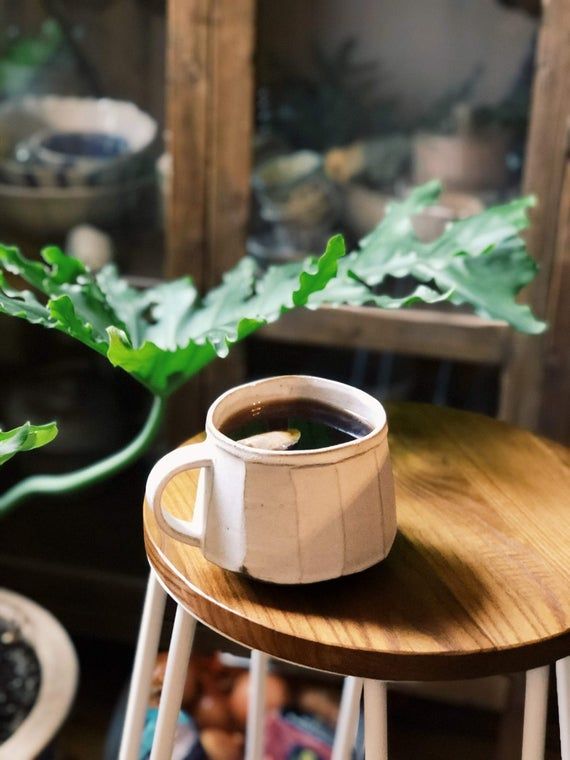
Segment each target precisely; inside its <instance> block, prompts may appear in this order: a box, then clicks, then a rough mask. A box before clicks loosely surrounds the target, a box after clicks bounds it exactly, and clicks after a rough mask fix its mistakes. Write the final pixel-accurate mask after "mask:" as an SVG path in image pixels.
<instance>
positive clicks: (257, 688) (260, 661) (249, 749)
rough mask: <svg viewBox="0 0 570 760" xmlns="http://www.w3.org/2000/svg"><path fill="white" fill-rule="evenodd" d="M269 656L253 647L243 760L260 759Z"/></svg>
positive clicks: (261, 755)
mask: <svg viewBox="0 0 570 760" xmlns="http://www.w3.org/2000/svg"><path fill="white" fill-rule="evenodd" d="M268 664H269V656H268V655H266V654H265V653H264V652H259V651H258V650H257V649H254V650H253V651H252V653H251V668H250V677H249V678H250V681H249V700H248V706H247V726H246V738H245V760H262V757H263V738H264V736H263V729H264V726H265V686H266V683H267V667H268Z"/></svg>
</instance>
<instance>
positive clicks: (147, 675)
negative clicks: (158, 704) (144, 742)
mask: <svg viewBox="0 0 570 760" xmlns="http://www.w3.org/2000/svg"><path fill="white" fill-rule="evenodd" d="M165 602H166V592H165V591H164V589H163V588H162V586H161V585H160V583H159V582H158V580H157V579H156V576H155V574H154V573H153V572H152V570H151V572H150V574H149V576H148V583H147V587H146V596H145V600H144V607H143V614H142V619H141V625H140V630H139V637H138V642H137V651H136V654H135V661H134V665H133V674H132V676H131V685H130V688H129V698H128V701H127V710H126V713H125V722H124V725H123V735H122V738H121V749H120V751H119V760H137V758H138V756H139V747H140V742H141V734H142V730H143V725H144V719H145V715H146V709H147V705H148V698H149V694H150V686H151V680H152V671H153V668H154V664H155V661H156V653H157V651H158V645H159V640H160V631H161V628H162V619H163V617H164V605H165Z"/></svg>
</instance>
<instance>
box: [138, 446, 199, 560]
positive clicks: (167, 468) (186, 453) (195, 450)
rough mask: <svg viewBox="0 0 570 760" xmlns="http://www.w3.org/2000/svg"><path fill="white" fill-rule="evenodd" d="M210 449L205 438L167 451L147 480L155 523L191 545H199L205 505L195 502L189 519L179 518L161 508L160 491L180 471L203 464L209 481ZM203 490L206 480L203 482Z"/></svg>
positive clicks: (147, 496)
mask: <svg viewBox="0 0 570 760" xmlns="http://www.w3.org/2000/svg"><path fill="white" fill-rule="evenodd" d="M213 465H214V461H213V458H212V450H211V447H210V444H209V443H208V441H203V442H202V443H191V444H190V445H188V446H181V447H180V448H179V449H174V451H171V452H169V453H168V454H166V455H165V456H163V457H162V459H159V460H158V462H157V463H156V464H155V465H154V467H153V468H152V470H151V471H150V474H149V476H148V479H147V481H146V499H147V502H148V504H149V506H150V508H151V509H152V511H153V513H154V516H155V518H156V521H157V523H158V524H159V526H160V527H161V528H162V530H163V531H164V532H165V533H168V535H169V536H172V538H176V539H178V540H179V541H183V542H184V543H185V544H190V546H200V545H201V544H202V539H203V536H204V527H205V525H204V523H205V520H204V509H199V506H198V505H195V506H194V515H193V517H192V520H181V519H180V518H179V517H175V516H174V515H172V514H170V512H166V511H165V510H163V508H162V503H161V502H162V494H163V492H164V489H165V488H166V486H167V484H168V482H169V481H170V480H171V479H172V478H173V477H174V476H175V475H177V474H178V473H179V472H184V470H193V469H195V468H197V467H205V468H207V469H206V473H205V476H206V477H207V478H209V480H210V482H211V479H212V477H213V474H214V473H213ZM205 490H206V493H207V492H208V490H209V483H208V484H207V485H206V489H205Z"/></svg>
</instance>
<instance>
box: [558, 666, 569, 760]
mask: <svg viewBox="0 0 570 760" xmlns="http://www.w3.org/2000/svg"><path fill="white" fill-rule="evenodd" d="M556 691H557V692H558V720H559V722H560V753H561V757H562V760H570V657H565V658H564V659H563V660H558V662H557V663H556Z"/></svg>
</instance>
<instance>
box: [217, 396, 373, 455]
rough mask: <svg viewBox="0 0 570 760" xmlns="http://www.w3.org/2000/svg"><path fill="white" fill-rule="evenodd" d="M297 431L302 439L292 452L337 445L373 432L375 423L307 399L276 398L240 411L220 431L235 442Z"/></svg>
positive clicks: (292, 448)
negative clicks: (267, 434)
mask: <svg viewBox="0 0 570 760" xmlns="http://www.w3.org/2000/svg"><path fill="white" fill-rule="evenodd" d="M282 430H297V431H299V433H300V438H299V440H298V442H297V443H295V444H294V445H293V446H289V447H288V449H289V451H307V450H310V449H323V448H326V447H327V446H338V445H339V444H341V443H348V442H349V441H353V440H355V439H356V438H362V437H363V436H365V435H368V433H371V432H372V426H371V425H370V424H369V423H368V422H366V421H365V420H363V419H361V418H360V417H357V416H356V415H354V414H351V413H350V412H348V411H346V410H345V409H340V408H338V407H336V406H332V405H330V404H325V403H323V402H321V401H315V400H314V399H308V398H297V399H290V400H277V401H271V402H266V403H264V404H262V405H258V406H252V407H249V408H247V409H243V410H240V411H239V412H236V413H235V414H233V415H232V416H231V417H230V418H229V419H227V420H226V421H225V422H224V423H223V424H222V425H221V427H220V431H221V432H222V433H223V434H224V435H227V436H228V438H231V439H232V440H234V441H240V440H242V439H244V438H250V437H251V436H254V435H255V436H257V435H261V434H263V433H270V432H273V431H282Z"/></svg>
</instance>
